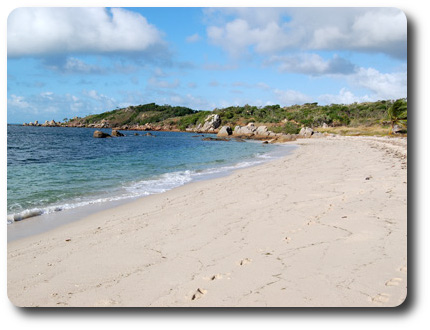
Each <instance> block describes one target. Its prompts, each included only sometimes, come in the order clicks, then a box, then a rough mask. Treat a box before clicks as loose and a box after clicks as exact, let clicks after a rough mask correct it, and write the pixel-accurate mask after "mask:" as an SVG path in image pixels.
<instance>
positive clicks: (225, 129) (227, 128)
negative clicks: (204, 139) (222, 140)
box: [217, 126, 233, 137]
mask: <svg viewBox="0 0 430 330" xmlns="http://www.w3.org/2000/svg"><path fill="white" fill-rule="evenodd" d="M231 134H233V131H232V130H231V128H230V126H223V127H221V129H220V130H219V132H218V134H217V136H219V137H226V136H229V135H231Z"/></svg>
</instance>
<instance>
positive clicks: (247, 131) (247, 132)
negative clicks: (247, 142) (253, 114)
mask: <svg viewBox="0 0 430 330" xmlns="http://www.w3.org/2000/svg"><path fill="white" fill-rule="evenodd" d="M256 130H257V128H256V127H255V126H254V124H253V123H252V125H249V124H248V125H246V126H236V127H235V128H234V131H233V136H239V137H241V136H243V137H251V136H253V135H254V132H255V131H256Z"/></svg>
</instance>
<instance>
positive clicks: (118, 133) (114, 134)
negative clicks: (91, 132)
mask: <svg viewBox="0 0 430 330" xmlns="http://www.w3.org/2000/svg"><path fill="white" fill-rule="evenodd" d="M96 132H97V131H96ZM112 136H117V137H119V136H124V134H122V133H121V132H119V131H117V130H115V129H113V130H112Z"/></svg>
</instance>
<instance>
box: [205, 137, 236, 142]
mask: <svg viewBox="0 0 430 330" xmlns="http://www.w3.org/2000/svg"><path fill="white" fill-rule="evenodd" d="M202 141H230V139H226V138H219V139H217V138H213V137H205V138H203V139H202Z"/></svg>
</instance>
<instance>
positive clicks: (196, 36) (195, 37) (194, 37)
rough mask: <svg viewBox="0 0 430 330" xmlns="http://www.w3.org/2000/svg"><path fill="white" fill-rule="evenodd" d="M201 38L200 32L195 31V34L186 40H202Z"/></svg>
mask: <svg viewBox="0 0 430 330" xmlns="http://www.w3.org/2000/svg"><path fill="white" fill-rule="evenodd" d="M200 39H201V37H200V36H199V34H198V33H194V34H193V35H191V36H188V37H187V38H186V39H185V40H186V41H187V42H190V43H192V42H197V41H200Z"/></svg>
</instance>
